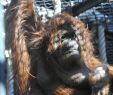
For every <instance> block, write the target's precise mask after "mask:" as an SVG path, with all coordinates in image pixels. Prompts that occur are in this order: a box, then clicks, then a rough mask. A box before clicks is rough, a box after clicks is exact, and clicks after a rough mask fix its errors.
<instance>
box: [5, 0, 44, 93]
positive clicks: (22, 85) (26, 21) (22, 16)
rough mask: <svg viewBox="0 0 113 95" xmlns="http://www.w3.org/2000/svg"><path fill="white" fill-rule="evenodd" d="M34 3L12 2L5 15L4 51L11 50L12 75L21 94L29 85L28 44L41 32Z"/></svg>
mask: <svg viewBox="0 0 113 95" xmlns="http://www.w3.org/2000/svg"><path fill="white" fill-rule="evenodd" d="M34 1H35V0H12V1H11V3H10V5H9V7H8V9H7V10H6V13H5V30H6V49H10V48H11V51H12V62H13V73H14V77H15V78H16V81H17V86H18V87H19V90H20V91H19V92H22V93H24V92H26V91H27V89H28V85H29V76H30V68H31V67H30V54H29V51H28V43H29V42H30V39H31V38H32V36H33V35H34V34H35V36H38V37H39V35H41V33H40V30H43V27H41V24H40V21H39V18H38V17H37V16H36V15H35V12H34V11H35V8H34V3H35V2H34ZM38 31H39V32H38ZM41 36H42V35H41ZM39 39H40V38H39Z"/></svg>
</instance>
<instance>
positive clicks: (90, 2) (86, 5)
mask: <svg viewBox="0 0 113 95" xmlns="http://www.w3.org/2000/svg"><path fill="white" fill-rule="evenodd" d="M106 1H107V0H87V1H85V2H82V3H80V4H78V5H75V6H73V7H72V13H73V16H77V15H79V14H80V13H82V12H84V11H86V10H88V9H90V8H92V7H94V6H95V5H98V4H100V3H102V2H106Z"/></svg>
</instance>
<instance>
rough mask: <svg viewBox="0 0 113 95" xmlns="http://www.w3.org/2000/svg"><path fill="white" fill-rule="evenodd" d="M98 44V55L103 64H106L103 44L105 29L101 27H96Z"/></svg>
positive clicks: (104, 45) (104, 44)
mask: <svg viewBox="0 0 113 95" xmlns="http://www.w3.org/2000/svg"><path fill="white" fill-rule="evenodd" d="M98 40H99V41H98V42H99V54H100V58H101V60H102V62H103V63H107V57H106V43H105V28H104V26H102V25H99V26H98Z"/></svg>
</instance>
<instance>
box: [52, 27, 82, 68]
mask: <svg viewBox="0 0 113 95" xmlns="http://www.w3.org/2000/svg"><path fill="white" fill-rule="evenodd" d="M75 32H76V30H74V29H73V28H72V26H71V25H64V26H62V27H61V30H59V31H58V32H57V33H56V34H55V38H54V48H55V50H56V59H57V61H58V63H59V64H61V66H63V68H68V69H69V68H72V67H74V65H75V63H76V64H77V63H78V62H77V61H78V60H80V47H79V44H78V39H77V37H76V35H75Z"/></svg>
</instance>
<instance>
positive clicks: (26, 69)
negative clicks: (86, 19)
mask: <svg viewBox="0 0 113 95" xmlns="http://www.w3.org/2000/svg"><path fill="white" fill-rule="evenodd" d="M34 4H35V1H34V0H12V1H11V4H10V5H9V7H8V9H7V11H6V13H5V31H6V42H5V43H6V49H7V50H9V49H11V52H12V53H11V54H12V62H13V73H14V79H15V83H16V85H17V87H18V90H19V94H20V95H22V94H24V93H26V92H27V91H28V90H30V89H29V88H30V87H32V80H35V81H37V80H36V79H37V78H36V75H37V64H38V63H39V62H40V60H43V58H45V59H44V60H47V59H48V58H49V57H51V56H50V55H51V54H52V53H53V52H54V51H55V47H54V41H53V40H54V37H55V33H56V32H58V31H60V29H61V27H62V25H63V24H65V23H67V24H70V25H72V27H73V29H74V30H76V32H75V34H76V35H77V39H78V42H79V45H80V49H81V56H82V57H81V60H82V61H83V62H84V63H85V65H86V66H87V67H88V68H89V69H90V70H94V69H95V68H96V67H98V66H101V65H102V63H101V61H100V60H99V59H98V58H96V57H95V55H93V51H94V49H93V45H92V42H91V35H90V31H89V30H88V28H87V26H86V25H85V24H84V23H82V21H80V20H79V19H78V18H74V17H72V16H71V15H69V14H67V13H62V14H60V15H57V16H54V17H53V18H52V19H50V20H49V21H48V22H46V23H45V25H43V24H42V22H41V20H40V17H39V16H37V15H36V14H35V5H34ZM58 35H59V38H58V39H61V38H60V35H61V34H58ZM81 37H82V38H81ZM42 57H43V58H42ZM53 63H54V62H53ZM108 68H109V73H110V74H111V76H113V67H112V66H108ZM30 80H31V81H30ZM65 89H66V90H65ZM63 90H64V93H62V91H63ZM68 90H69V91H68ZM65 91H68V95H72V94H70V93H73V90H72V89H71V88H70V89H68V88H59V89H56V94H55V95H67V94H66V93H67V92H65Z"/></svg>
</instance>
